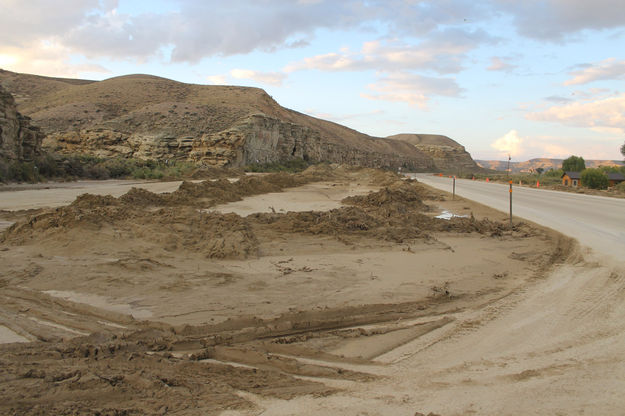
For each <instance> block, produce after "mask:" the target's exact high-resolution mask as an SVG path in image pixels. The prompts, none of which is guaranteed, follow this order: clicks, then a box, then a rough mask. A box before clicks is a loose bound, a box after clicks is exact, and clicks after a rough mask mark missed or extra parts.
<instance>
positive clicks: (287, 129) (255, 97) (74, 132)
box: [0, 70, 446, 171]
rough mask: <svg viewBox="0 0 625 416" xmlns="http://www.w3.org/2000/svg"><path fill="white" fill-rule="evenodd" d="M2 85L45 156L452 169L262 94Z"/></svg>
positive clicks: (84, 84) (118, 80)
mask: <svg viewBox="0 0 625 416" xmlns="http://www.w3.org/2000/svg"><path fill="white" fill-rule="evenodd" d="M0 83H1V84H2V85H3V86H4V87H5V88H6V89H7V90H8V91H9V92H11V93H12V94H13V95H14V96H15V97H16V102H17V104H18V109H19V111H20V112H22V113H23V114H26V115H28V116H29V117H31V118H32V120H33V122H34V123H35V124H36V125H38V126H40V127H41V129H42V130H43V132H44V133H46V136H47V137H46V139H45V140H44V144H43V145H44V148H46V149H48V150H53V151H56V152H61V153H86V154H93V155H97V156H103V157H110V156H117V155H122V156H129V157H130V156H132V157H137V158H142V159H160V160H166V159H184V160H192V161H195V162H202V163H205V164H210V165H218V166H225V165H227V166H241V165H245V164H249V163H254V162H273V161H278V160H289V159H295V158H301V159H304V160H310V161H330V162H338V163H348V164H355V165H362V166H369V167H383V168H393V169H396V168H398V167H404V168H405V169H409V170H415V171H425V170H442V169H443V167H442V166H440V167H439V164H440V160H442V159H441V158H437V160H439V164H437V162H436V160H435V158H433V157H432V156H431V154H429V153H428V152H426V151H423V150H421V149H420V148H419V147H417V146H414V145H411V144H410V143H408V142H405V141H402V140H393V139H390V138H376V137H371V136H368V135H366V134H363V133H360V132H358V131H356V130H353V129H350V128H347V127H345V126H341V125H339V124H336V123H332V122H329V121H325V120H321V119H317V118H314V117H311V116H308V115H305V114H302V113H299V112H297V111H293V110H289V109H286V108H283V107H281V106H280V105H279V104H278V103H277V102H276V101H275V100H273V98H272V97H270V96H269V95H268V94H267V93H266V92H265V91H263V90H261V89H258V88H248V87H235V86H208V85H195V84H186V83H181V82H176V81H173V80H169V79H166V78H161V77H157V76H152V75H141V74H139V75H127V76H121V77H115V78H110V79H107V80H104V81H89V80H75V79H63V78H50V77H41V76H37V75H28V74H18V73H14V72H9V71H3V70H0ZM445 146H446V145H445ZM443 153H444V151H443Z"/></svg>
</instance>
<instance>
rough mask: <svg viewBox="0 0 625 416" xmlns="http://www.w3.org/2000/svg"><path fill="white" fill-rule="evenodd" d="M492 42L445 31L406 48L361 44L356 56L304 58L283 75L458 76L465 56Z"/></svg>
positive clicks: (391, 44) (338, 54)
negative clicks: (315, 72)
mask: <svg viewBox="0 0 625 416" xmlns="http://www.w3.org/2000/svg"><path fill="white" fill-rule="evenodd" d="M491 41H492V39H491V38H490V37H489V36H488V35H486V34H485V33H484V32H481V31H473V32H466V31H462V30H445V31H440V32H437V33H434V34H432V36H431V37H430V38H428V39H427V40H424V41H421V42H419V43H417V44H409V43H404V42H400V41H397V40H386V41H379V40H378V41H372V42H365V43H364V44H363V45H362V48H361V50H360V51H359V52H351V51H350V50H348V49H344V50H341V51H339V52H332V53H327V54H322V55H317V56H313V57H309V58H305V59H303V60H301V61H299V62H293V63H291V64H289V65H287V66H286V67H285V68H284V70H285V72H294V71H299V70H311V69H315V70H320V71H361V70H376V71H393V72H396V71H402V70H415V69H419V70H432V71H435V72H438V73H440V74H451V73H458V72H460V71H461V70H462V69H463V68H462V61H463V60H464V59H465V58H466V53H467V52H469V51H470V50H472V49H474V48H476V47H477V46H479V45H480V44H481V43H484V42H491Z"/></svg>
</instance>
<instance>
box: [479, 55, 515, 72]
mask: <svg viewBox="0 0 625 416" xmlns="http://www.w3.org/2000/svg"><path fill="white" fill-rule="evenodd" d="M507 61H508V58H503V57H499V56H493V57H492V58H491V61H490V66H489V67H488V68H486V69H487V70H489V71H504V72H510V71H512V70H513V69H514V68H516V65H513V64H511V63H509V62H507Z"/></svg>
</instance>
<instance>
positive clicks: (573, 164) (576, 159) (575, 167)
mask: <svg viewBox="0 0 625 416" xmlns="http://www.w3.org/2000/svg"><path fill="white" fill-rule="evenodd" d="M584 169H586V162H585V161H584V158H583V157H581V156H571V157H569V158H568V159H564V161H563V162H562V170H563V171H565V172H581V171H583V170H584Z"/></svg>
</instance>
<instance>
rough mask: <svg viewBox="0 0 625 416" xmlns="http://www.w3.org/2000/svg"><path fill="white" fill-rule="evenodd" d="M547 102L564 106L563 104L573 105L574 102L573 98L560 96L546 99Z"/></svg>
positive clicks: (551, 96)
mask: <svg viewBox="0 0 625 416" xmlns="http://www.w3.org/2000/svg"><path fill="white" fill-rule="evenodd" d="M545 101H549V102H552V103H558V104H562V103H571V102H573V101H574V100H573V99H571V98H567V97H562V96H559V95H550V96H549V97H545Z"/></svg>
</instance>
